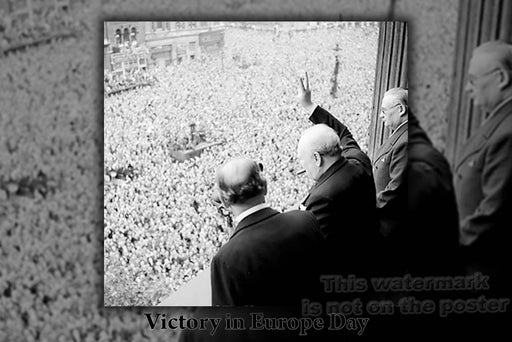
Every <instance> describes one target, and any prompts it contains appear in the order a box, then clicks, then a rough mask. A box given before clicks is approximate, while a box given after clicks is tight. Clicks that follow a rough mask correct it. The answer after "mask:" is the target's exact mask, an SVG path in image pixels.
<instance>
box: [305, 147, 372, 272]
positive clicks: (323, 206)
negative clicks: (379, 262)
mask: <svg viewBox="0 0 512 342" xmlns="http://www.w3.org/2000/svg"><path fill="white" fill-rule="evenodd" d="M303 206H304V207H305V208H306V210H309V211H311V212H312V213H313V214H315V216H316V218H317V219H318V221H319V222H320V229H321V231H322V233H323V235H324V236H325V238H326V240H327V245H328V247H327V248H328V250H327V252H328V254H329V260H330V261H331V263H329V264H328V265H326V266H327V267H328V271H329V272H337V273H344V274H348V273H353V274H359V275H365V274H367V273H368V272H369V266H370V265H368V263H369V260H368V256H369V255H370V252H371V249H372V248H373V243H374V241H375V240H376V237H377V228H376V220H375V215H374V213H375V189H374V186H373V180H372V178H371V176H370V175H368V174H367V173H366V172H365V171H364V169H363V168H361V167H359V166H357V165H355V164H353V163H351V162H349V161H348V160H347V159H346V158H345V157H343V156H342V157H341V159H340V160H338V161H337V162H336V163H334V164H333V165H332V166H331V167H330V168H329V169H328V170H327V171H326V172H325V173H324V174H323V175H322V176H320V178H319V179H318V181H317V182H316V183H315V185H314V186H313V187H312V188H311V190H310V191H309V194H308V196H307V197H306V198H305V200H304V201H303Z"/></svg>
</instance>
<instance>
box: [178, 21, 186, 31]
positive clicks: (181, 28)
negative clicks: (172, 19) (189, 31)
mask: <svg viewBox="0 0 512 342" xmlns="http://www.w3.org/2000/svg"><path fill="white" fill-rule="evenodd" d="M183 29H185V23H184V22H183V21H177V22H176V30H183Z"/></svg>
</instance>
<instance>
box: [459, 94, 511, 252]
mask: <svg viewBox="0 0 512 342" xmlns="http://www.w3.org/2000/svg"><path fill="white" fill-rule="evenodd" d="M454 184H455V192H456V196H457V201H458V209H459V216H460V243H461V244H462V245H463V246H471V247H474V248H485V249H486V253H494V252H498V248H497V247H498V246H500V245H501V246H503V247H506V248H507V249H508V248H510V246H509V245H510V236H511V234H510V231H511V227H512V196H511V195H512V98H511V99H509V100H508V102H505V103H504V104H503V105H502V106H500V107H499V108H498V109H497V110H495V112H494V113H491V116H490V117H489V118H488V119H487V120H486V122H484V124H483V125H482V126H481V127H480V128H479V129H478V130H477V131H476V132H475V134H474V135H473V136H472V137H471V138H470V139H469V140H468V141H467V142H466V143H465V145H464V147H463V148H462V150H461V151H460V153H459V155H458V158H457V162H456V164H455V181H454ZM488 247H490V248H488ZM493 249H494V251H493Z"/></svg>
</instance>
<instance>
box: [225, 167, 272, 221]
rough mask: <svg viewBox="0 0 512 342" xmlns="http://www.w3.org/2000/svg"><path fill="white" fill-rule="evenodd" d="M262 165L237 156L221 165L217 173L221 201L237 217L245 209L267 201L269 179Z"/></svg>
mask: <svg viewBox="0 0 512 342" xmlns="http://www.w3.org/2000/svg"><path fill="white" fill-rule="evenodd" d="M262 169H263V167H262V165H261V164H259V163H257V162H256V161H254V160H252V159H246V158H236V159H232V160H229V161H228V162H226V163H224V164H223V165H221V166H220V167H219V168H218V170H217V174H216V187H217V192H218V196H219V198H220V201H221V202H222V204H223V205H224V207H226V208H227V209H229V210H230V211H231V212H232V213H233V215H234V216H235V217H237V216H238V215H239V214H240V213H242V212H244V211H245V210H247V209H249V208H251V207H254V206H256V205H259V204H262V203H265V195H266V194H267V181H266V180H265V178H264V177H263V175H262Z"/></svg>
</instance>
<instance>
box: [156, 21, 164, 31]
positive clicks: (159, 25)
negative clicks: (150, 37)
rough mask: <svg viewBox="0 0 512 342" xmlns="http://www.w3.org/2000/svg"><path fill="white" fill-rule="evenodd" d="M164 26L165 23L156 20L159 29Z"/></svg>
mask: <svg viewBox="0 0 512 342" xmlns="http://www.w3.org/2000/svg"><path fill="white" fill-rule="evenodd" d="M163 28H164V25H163V23H162V22H161V21H157V22H156V29H157V30H162V29H163Z"/></svg>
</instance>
